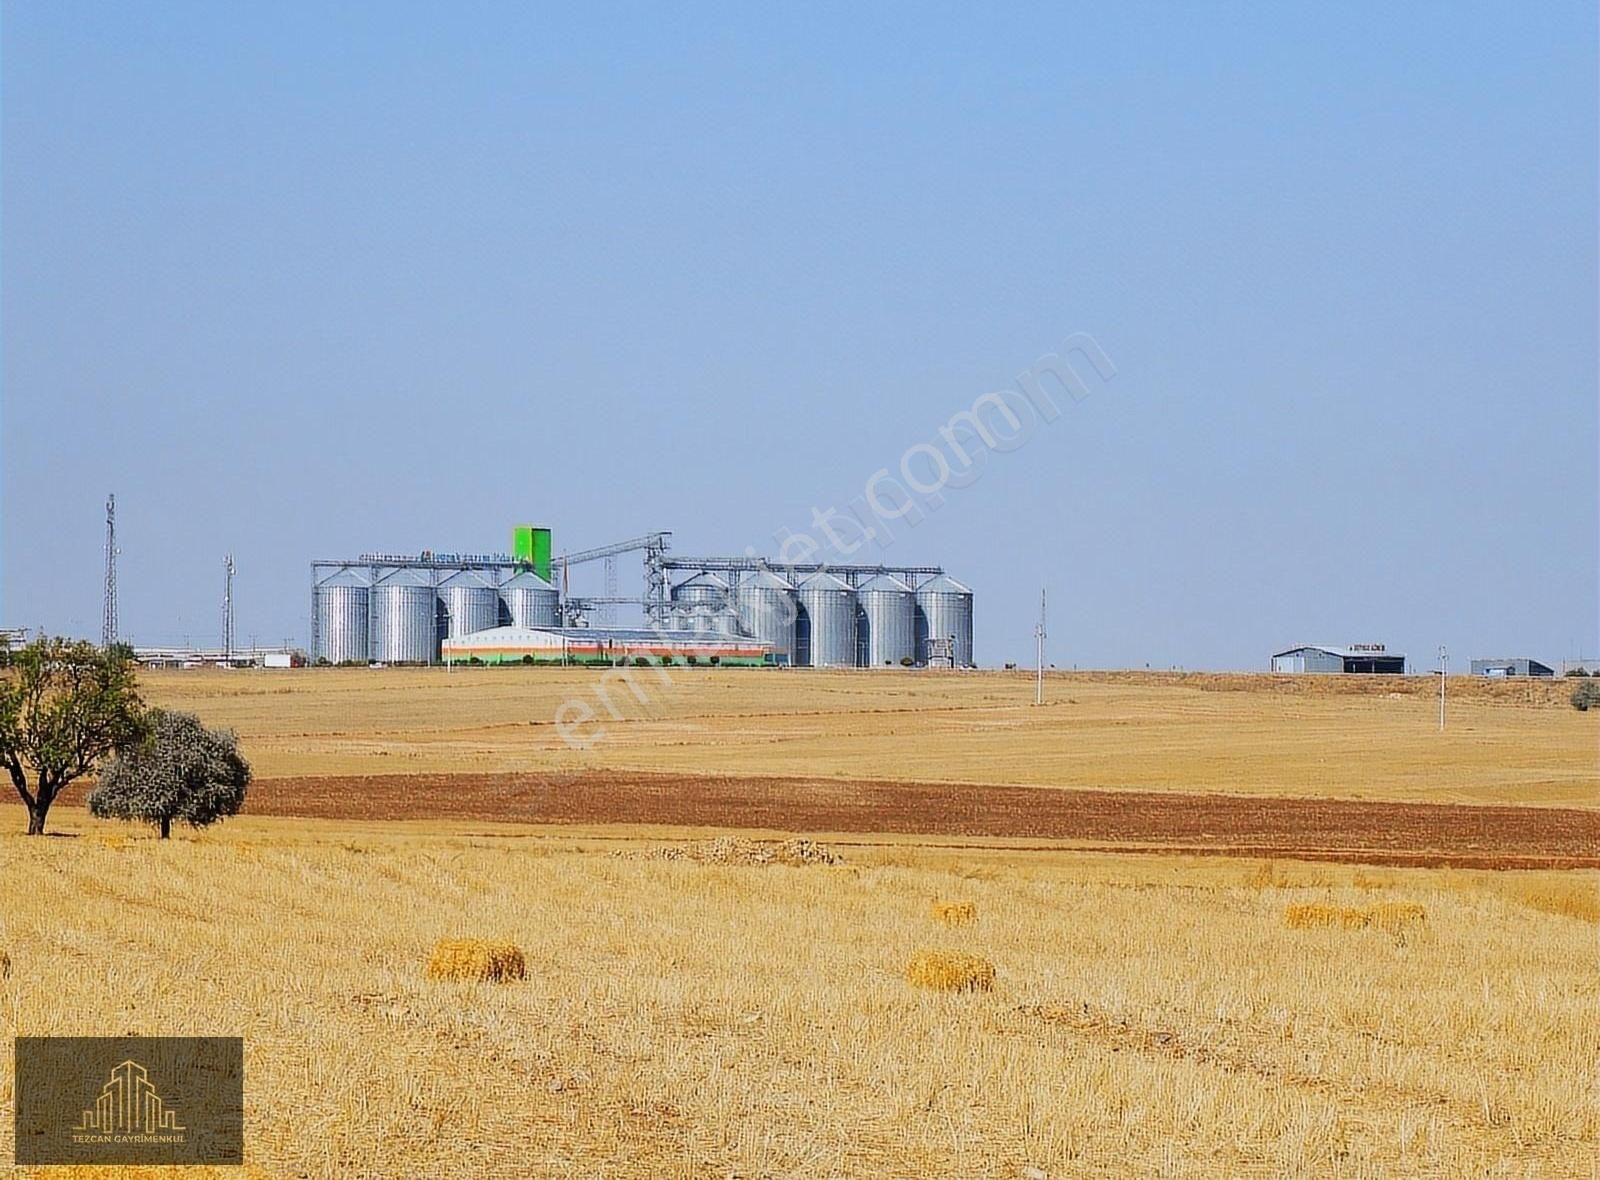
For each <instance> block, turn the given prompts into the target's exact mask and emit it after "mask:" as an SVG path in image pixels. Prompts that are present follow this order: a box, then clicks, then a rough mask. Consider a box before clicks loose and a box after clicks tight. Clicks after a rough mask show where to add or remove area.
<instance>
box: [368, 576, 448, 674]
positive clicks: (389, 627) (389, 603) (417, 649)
mask: <svg viewBox="0 0 1600 1180" xmlns="http://www.w3.org/2000/svg"><path fill="white" fill-rule="evenodd" d="M371 603H372V612H371V613H372V645H371V648H370V653H371V656H372V658H373V660H375V661H376V662H377V663H380V664H431V663H433V662H434V661H435V660H436V659H438V657H439V596H438V592H437V591H436V590H435V589H434V586H433V575H432V574H431V573H430V572H429V571H428V570H425V569H413V568H403V569H396V570H393V571H391V572H389V573H388V574H386V575H384V576H383V577H381V578H379V579H378V581H376V582H374V583H373V585H372V595H371Z"/></svg>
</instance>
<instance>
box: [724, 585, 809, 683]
mask: <svg viewBox="0 0 1600 1180" xmlns="http://www.w3.org/2000/svg"><path fill="white" fill-rule="evenodd" d="M733 603H734V609H735V610H736V611H737V612H738V621H739V629H740V630H741V631H743V632H744V633H745V634H746V635H749V636H751V637H752V638H754V639H758V640H760V641H761V642H762V643H770V644H771V645H772V653H773V657H774V658H775V659H776V660H777V661H778V662H779V663H785V664H788V663H794V661H795V634H794V628H795V613H796V611H795V591H794V587H793V586H792V585H790V584H789V583H788V582H787V581H786V580H785V579H783V578H781V577H779V576H778V575H777V574H775V573H773V572H772V571H771V570H757V571H756V572H755V573H753V574H746V575H745V576H744V577H743V578H741V579H739V585H738V588H737V589H735V590H734V592H733Z"/></svg>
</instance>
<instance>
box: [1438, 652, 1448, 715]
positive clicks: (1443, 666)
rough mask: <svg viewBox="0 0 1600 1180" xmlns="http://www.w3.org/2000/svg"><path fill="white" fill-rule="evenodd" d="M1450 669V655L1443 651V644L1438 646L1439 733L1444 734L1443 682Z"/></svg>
mask: <svg viewBox="0 0 1600 1180" xmlns="http://www.w3.org/2000/svg"><path fill="white" fill-rule="evenodd" d="M1449 668H1450V653H1449V652H1448V651H1446V650H1445V646H1444V644H1442V643H1441V644H1440V645H1439V732H1440V733H1443V732H1444V681H1445V673H1446V672H1447V671H1448V670H1449Z"/></svg>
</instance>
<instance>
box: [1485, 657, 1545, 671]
mask: <svg viewBox="0 0 1600 1180" xmlns="http://www.w3.org/2000/svg"><path fill="white" fill-rule="evenodd" d="M1472 674H1473V675H1474V676H1554V675H1555V674H1556V670H1555V669H1554V668H1551V667H1549V666H1548V665H1545V664H1541V663H1540V662H1539V661H1538V660H1530V659H1526V658H1522V657H1518V658H1517V659H1510V660H1473V661H1472Z"/></svg>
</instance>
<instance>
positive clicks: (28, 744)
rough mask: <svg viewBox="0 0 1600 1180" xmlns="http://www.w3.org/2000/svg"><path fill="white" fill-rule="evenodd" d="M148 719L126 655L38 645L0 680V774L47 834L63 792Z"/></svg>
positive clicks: (19, 654) (39, 831) (32, 825)
mask: <svg viewBox="0 0 1600 1180" xmlns="http://www.w3.org/2000/svg"><path fill="white" fill-rule="evenodd" d="M145 726H146V718H145V709H144V705H143V703H142V702H141V701H140V700H139V692H138V688H137V686H136V685H135V683H134V672H133V660H132V658H131V653H130V652H129V651H128V650H127V649H126V648H124V647H112V648H110V649H108V650H101V649H100V648H98V647H95V646H94V645H93V644H92V643H85V642H83V641H81V640H70V639H53V638H49V637H41V638H39V639H36V640H34V641H33V642H32V643H30V644H28V645H27V646H25V647H21V648H18V649H17V650H15V651H12V652H10V653H9V659H8V661H7V665H6V667H5V668H4V670H3V672H0V766H4V767H5V769H6V770H7V771H8V772H9V773H10V775H11V782H12V784H13V785H14V786H15V787H16V788H17V794H18V795H20V796H21V797H22V802H23V805H24V806H26V807H27V809H28V835H30V836H41V835H43V834H44V823H45V817H46V816H47V815H49V813H50V805H51V804H52V803H54V802H55V801H56V796H58V795H59V794H60V793H61V791H62V789H63V788H65V787H66V786H67V785H68V784H69V783H71V782H73V781H74V780H76V779H79V778H82V777H83V776H84V775H86V774H89V773H90V772H92V771H93V770H94V769H95V767H96V766H98V765H99V764H100V762H101V760H102V759H104V758H106V757H107V756H108V755H110V754H112V753H114V752H115V751H117V750H119V749H123V748H126V747H127V746H130V745H132V744H134V743H136V742H138V741H139V740H140V739H141V738H142V737H143V736H144V734H145Z"/></svg>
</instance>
